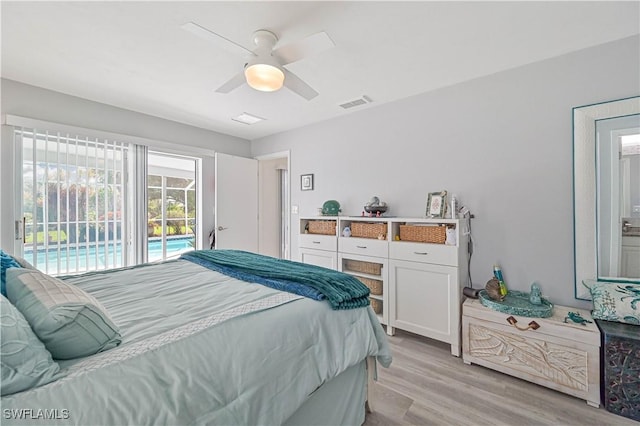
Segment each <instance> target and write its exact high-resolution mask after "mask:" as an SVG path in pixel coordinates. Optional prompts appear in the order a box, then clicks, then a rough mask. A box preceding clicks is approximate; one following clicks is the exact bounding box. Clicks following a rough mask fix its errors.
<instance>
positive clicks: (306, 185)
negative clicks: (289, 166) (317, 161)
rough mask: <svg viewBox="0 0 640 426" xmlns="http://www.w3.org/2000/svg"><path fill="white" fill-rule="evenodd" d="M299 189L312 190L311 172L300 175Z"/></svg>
mask: <svg viewBox="0 0 640 426" xmlns="http://www.w3.org/2000/svg"><path fill="white" fill-rule="evenodd" d="M300 190H302V191H312V190H313V174H310V175H300Z"/></svg>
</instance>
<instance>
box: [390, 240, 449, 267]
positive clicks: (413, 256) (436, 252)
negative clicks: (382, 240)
mask: <svg viewBox="0 0 640 426" xmlns="http://www.w3.org/2000/svg"><path fill="white" fill-rule="evenodd" d="M389 257H390V258H391V259H398V260H408V261H410V262H421V263H435V264H438V265H448V266H457V265H458V247H456V246H446V245H444V244H427V243H409V242H401V241H394V242H392V243H391V244H390V247H389Z"/></svg>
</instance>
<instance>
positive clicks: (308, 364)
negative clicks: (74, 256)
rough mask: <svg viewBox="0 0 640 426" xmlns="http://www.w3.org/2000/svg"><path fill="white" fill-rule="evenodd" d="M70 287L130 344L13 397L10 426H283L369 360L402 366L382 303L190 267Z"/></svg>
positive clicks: (93, 278) (105, 276)
mask: <svg viewBox="0 0 640 426" xmlns="http://www.w3.org/2000/svg"><path fill="white" fill-rule="evenodd" d="M65 281H66V282H69V283H73V284H76V285H78V286H79V287H81V288H82V289H83V290H85V291H87V292H88V293H90V294H92V295H93V296H94V297H96V298H97V299H98V300H99V301H100V302H101V303H102V304H103V305H104V306H105V307H106V309H107V310H108V311H109V313H110V315H111V317H112V319H113V321H114V322H115V323H116V324H117V325H118V326H119V327H120V332H121V334H122V343H121V345H120V346H119V347H117V348H115V349H111V350H109V351H106V352H104V353H101V354H97V355H93V356H91V357H87V358H83V359H76V360H69V361H63V362H60V367H61V368H62V370H63V372H64V373H65V374H66V376H65V377H63V378H61V379H59V380H57V381H55V382H52V383H49V384H47V385H44V386H41V387H38V388H34V389H32V390H29V391H25V392H21V393H17V394H14V395H10V396H8V397H3V398H2V401H1V402H2V410H3V419H2V424H3V425H5V424H82V425H116V424H150V423H154V424H180V425H188V424H225V425H252V424H265V425H277V424H282V423H284V422H285V421H286V420H287V419H289V418H290V417H291V416H292V415H293V414H294V413H295V412H296V411H297V410H298V408H299V407H301V406H302V405H303V403H304V402H305V401H306V400H307V399H308V397H309V395H311V394H312V393H313V392H314V391H315V390H316V389H317V388H319V387H320V386H321V385H322V384H324V383H326V382H329V381H330V380H331V379H332V378H334V377H336V376H338V375H340V374H341V373H342V372H344V371H346V370H347V369H348V368H349V367H351V366H355V365H357V364H360V363H361V361H362V360H363V359H365V358H366V357H367V356H370V355H375V356H377V357H378V361H379V362H380V363H381V364H382V365H388V364H389V363H390V361H391V356H390V352H389V347H388V345H387V343H386V340H385V336H384V332H383V330H382V327H381V326H380V324H379V323H378V320H377V318H376V316H375V314H374V313H373V311H372V310H371V308H370V307H366V308H360V309H351V310H339V311H335V310H332V309H331V308H330V306H329V305H328V304H327V303H326V302H322V301H314V300H310V299H305V298H300V297H299V296H296V295H291V294H289V293H283V292H280V291H277V290H274V289H271V288H268V287H265V286H262V285H259V284H251V283H246V282H243V281H239V280H236V279H233V278H230V277H227V276H225V275H222V274H220V273H217V272H214V271H211V270H208V269H206V268H204V267H201V266H199V265H196V264H193V263H191V262H187V261H184V260H177V261H171V262H166V263H162V264H155V265H147V266H141V267H136V268H131V269H125V270H119V271H115V272H109V273H96V274H89V275H84V276H79V277H73V278H70V277H67V278H65ZM39 409H40V410H43V409H49V410H53V409H56V410H58V411H49V412H48V416H49V417H57V419H56V418H54V419H51V418H46V419H43V418H42V417H40V418H37V415H47V413H43V412H39V411H37V410H39ZM7 410H9V411H7ZM28 410H31V411H28ZM61 410H67V411H61ZM7 413H9V414H10V415H9V416H7ZM20 415H22V417H27V418H26V419H22V420H19V419H16V417H18V416H20ZM8 417H9V418H8ZM65 417H66V418H65ZM43 420H46V421H44V422H43ZM316 421H317V419H316Z"/></svg>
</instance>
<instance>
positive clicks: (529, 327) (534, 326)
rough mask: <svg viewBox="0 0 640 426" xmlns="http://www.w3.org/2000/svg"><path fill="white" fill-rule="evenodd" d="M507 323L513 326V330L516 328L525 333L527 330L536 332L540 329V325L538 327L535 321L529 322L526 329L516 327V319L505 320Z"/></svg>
mask: <svg viewBox="0 0 640 426" xmlns="http://www.w3.org/2000/svg"><path fill="white" fill-rule="evenodd" d="M507 322H508V323H509V324H511V325H512V326H514V327H515V328H517V329H518V330H520V331H527V330H529V329H532V330H537V329H539V328H540V325H539V324H538V323H537V322H535V321H531V322H530V323H529V326H528V327H518V326H517V325H516V323H517V322H518V320H517V319H515V318H514V317H509V318H507Z"/></svg>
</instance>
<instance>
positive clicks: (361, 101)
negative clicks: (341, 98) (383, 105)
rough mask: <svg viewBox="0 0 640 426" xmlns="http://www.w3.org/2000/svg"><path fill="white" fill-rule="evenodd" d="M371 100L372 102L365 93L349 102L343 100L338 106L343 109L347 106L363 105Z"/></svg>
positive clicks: (347, 107)
mask: <svg viewBox="0 0 640 426" xmlns="http://www.w3.org/2000/svg"><path fill="white" fill-rule="evenodd" d="M371 102H373V101H372V100H371V98H370V97H368V96H367V95H364V96H363V97H361V98H358V99H355V100H353V101H351V102H345V103H343V104H340V106H341V107H342V108H344V109H349V108H353V107H357V106H360V105H364V104H367V103H371Z"/></svg>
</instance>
